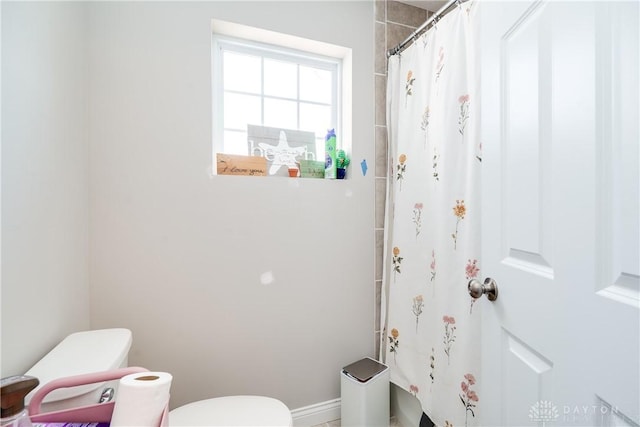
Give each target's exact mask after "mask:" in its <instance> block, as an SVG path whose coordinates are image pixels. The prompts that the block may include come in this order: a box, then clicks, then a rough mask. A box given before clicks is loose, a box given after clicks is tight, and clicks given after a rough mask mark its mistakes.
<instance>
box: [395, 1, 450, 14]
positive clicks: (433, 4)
mask: <svg viewBox="0 0 640 427" xmlns="http://www.w3.org/2000/svg"><path fill="white" fill-rule="evenodd" d="M398 1H399V2H400V3H405V4H409V5H411V6H416V7H419V8H421V9H426V10H430V11H431V12H437V11H438V9H440V8H441V7H442V6H444V5H445V4H447V1H446V0H398Z"/></svg>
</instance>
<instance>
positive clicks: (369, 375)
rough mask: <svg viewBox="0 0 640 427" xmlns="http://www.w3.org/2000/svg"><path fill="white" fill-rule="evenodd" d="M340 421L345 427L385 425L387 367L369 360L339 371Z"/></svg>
mask: <svg viewBox="0 0 640 427" xmlns="http://www.w3.org/2000/svg"><path fill="white" fill-rule="evenodd" d="M340 394H341V400H342V401H341V412H342V413H341V421H340V424H341V425H342V426H343V427H346V426H354V427H355V426H357V427H362V426H367V427H388V426H389V367H388V366H386V365H383V364H382V363H380V362H378V361H376V360H373V359H371V358H369V357H367V358H364V359H362V360H358V361H357V362H354V363H352V364H350V365H347V366H345V367H344V368H342V373H341V375H340Z"/></svg>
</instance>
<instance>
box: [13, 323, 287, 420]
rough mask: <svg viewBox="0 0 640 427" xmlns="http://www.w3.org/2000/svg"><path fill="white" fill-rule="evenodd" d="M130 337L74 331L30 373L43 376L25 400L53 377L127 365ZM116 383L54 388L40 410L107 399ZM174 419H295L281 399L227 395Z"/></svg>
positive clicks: (120, 332) (192, 406)
mask: <svg viewBox="0 0 640 427" xmlns="http://www.w3.org/2000/svg"><path fill="white" fill-rule="evenodd" d="M131 341H132V337H131V331H129V330H128V329H120V328H116V329H101V330H95V331H86V332H77V333H74V334H71V335H69V336H68V337H66V338H65V339H64V340H63V341H62V342H61V343H60V344H58V345H57V346H56V347H55V348H54V349H53V350H51V351H50V352H49V353H48V354H47V355H46V356H44V357H43V358H42V359H41V360H40V361H39V362H38V363H36V364H35V365H34V366H33V367H32V368H31V369H29V370H28V371H27V372H26V373H25V375H30V376H33V377H36V378H38V379H39V380H40V385H39V386H38V387H36V388H35V389H34V390H33V391H31V393H29V394H28V395H27V397H26V398H25V405H29V402H30V401H31V397H32V396H33V395H34V394H35V392H36V391H38V390H39V389H40V388H41V387H42V386H43V385H44V384H46V383H48V382H50V381H52V380H55V379H58V378H63V377H69V376H73V375H81V374H89V373H95V372H101V371H108V370H112V369H118V368H124V367H127V363H128V355H129V349H130V348H131ZM117 385H118V381H111V382H109V383H102V384H89V385H83V386H78V387H73V388H60V389H56V390H53V391H52V392H51V393H49V394H47V395H46V397H45V398H44V400H43V402H42V407H41V411H40V412H42V413H44V412H51V411H58V410H62V409H70V408H77V407H81V406H87V405H92V404H95V403H98V402H100V401H101V400H107V401H108V400H110V399H112V398H113V396H114V394H115V393H116V391H117ZM169 425H170V426H265V427H266V426H286V427H290V426H292V425H293V421H292V418H291V412H290V411H289V408H287V407H286V406H285V404H284V403H282V402H280V401H279V400H276V399H272V398H269V397H262V396H228V397H219V398H214V399H206V400H201V401H198V402H193V403H189V404H187V405H184V406H181V407H179V408H176V409H174V410H173V411H171V412H170V413H169Z"/></svg>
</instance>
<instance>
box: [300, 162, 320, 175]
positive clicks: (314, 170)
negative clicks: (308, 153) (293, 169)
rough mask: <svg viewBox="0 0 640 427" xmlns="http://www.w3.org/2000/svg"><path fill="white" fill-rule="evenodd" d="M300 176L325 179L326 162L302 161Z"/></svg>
mask: <svg viewBox="0 0 640 427" xmlns="http://www.w3.org/2000/svg"><path fill="white" fill-rule="evenodd" d="M300 176H301V177H303V178H324V162H319V161H315V160H300Z"/></svg>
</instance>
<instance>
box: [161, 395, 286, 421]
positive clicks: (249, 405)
mask: <svg viewBox="0 0 640 427" xmlns="http://www.w3.org/2000/svg"><path fill="white" fill-rule="evenodd" d="M292 425H293V420H292V418H291V412H290V411H289V408H287V406H286V405H285V404H284V403H282V402H281V401H279V400H277V399H273V398H270V397H264V396H226V397H217V398H214V399H206V400H200V401H198V402H193V403H188V404H186V405H184V406H181V407H179V408H176V409H174V410H173V411H171V412H169V426H170V427H178V426H194V427H195V426H260V427H267V426H281V427H290V426H292Z"/></svg>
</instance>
